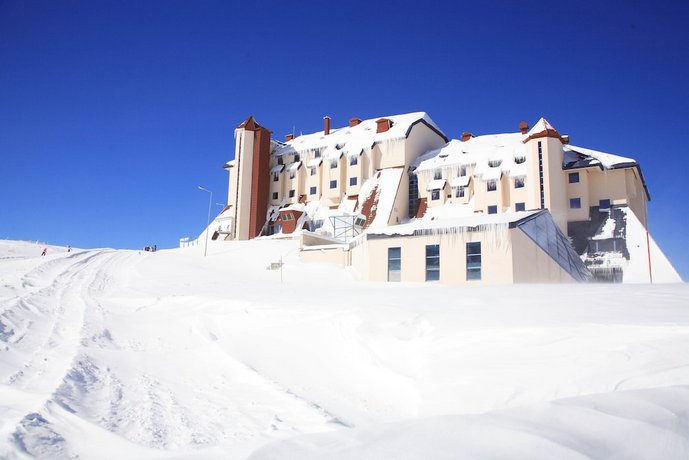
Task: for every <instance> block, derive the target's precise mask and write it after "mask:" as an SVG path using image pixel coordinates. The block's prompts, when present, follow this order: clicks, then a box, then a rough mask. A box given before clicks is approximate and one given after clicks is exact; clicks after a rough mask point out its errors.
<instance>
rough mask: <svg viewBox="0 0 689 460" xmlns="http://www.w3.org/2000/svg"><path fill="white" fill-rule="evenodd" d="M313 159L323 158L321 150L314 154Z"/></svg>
mask: <svg viewBox="0 0 689 460" xmlns="http://www.w3.org/2000/svg"><path fill="white" fill-rule="evenodd" d="M313 157H314V158H320V157H321V149H316V151H315V152H313Z"/></svg>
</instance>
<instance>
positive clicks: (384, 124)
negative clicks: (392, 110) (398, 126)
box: [376, 118, 392, 133]
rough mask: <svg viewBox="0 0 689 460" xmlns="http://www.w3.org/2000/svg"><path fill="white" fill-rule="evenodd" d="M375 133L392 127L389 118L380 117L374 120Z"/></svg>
mask: <svg viewBox="0 0 689 460" xmlns="http://www.w3.org/2000/svg"><path fill="white" fill-rule="evenodd" d="M376 125H377V126H376V133H384V132H385V131H388V130H389V129H390V128H391V127H392V120H390V119H389V118H380V119H378V120H376Z"/></svg>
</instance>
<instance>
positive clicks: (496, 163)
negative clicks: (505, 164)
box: [488, 160, 502, 168]
mask: <svg viewBox="0 0 689 460" xmlns="http://www.w3.org/2000/svg"><path fill="white" fill-rule="evenodd" d="M501 164H502V160H488V166H490V167H491V168H497V167H498V166H500V165H501Z"/></svg>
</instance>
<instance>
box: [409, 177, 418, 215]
mask: <svg viewBox="0 0 689 460" xmlns="http://www.w3.org/2000/svg"><path fill="white" fill-rule="evenodd" d="M418 206H419V181H418V178H417V177H416V174H414V171H411V170H410V171H409V217H414V216H415V215H416V208H417V207H418Z"/></svg>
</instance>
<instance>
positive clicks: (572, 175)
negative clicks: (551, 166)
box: [569, 172, 579, 184]
mask: <svg viewBox="0 0 689 460" xmlns="http://www.w3.org/2000/svg"><path fill="white" fill-rule="evenodd" d="M578 182H579V173H578V172H575V173H569V183H570V184H576V183H578Z"/></svg>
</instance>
